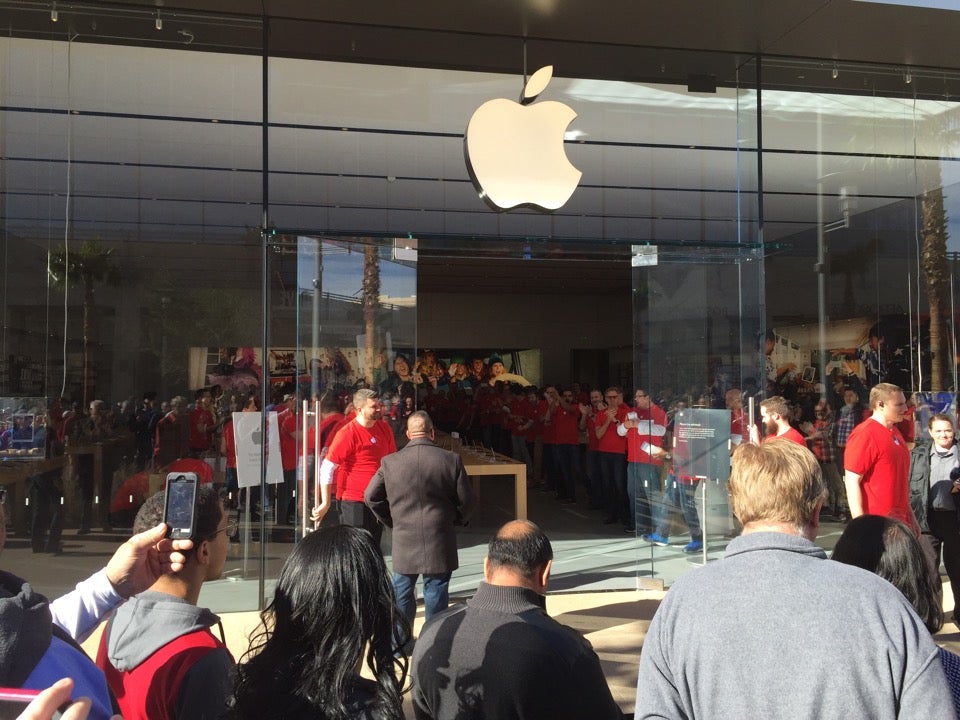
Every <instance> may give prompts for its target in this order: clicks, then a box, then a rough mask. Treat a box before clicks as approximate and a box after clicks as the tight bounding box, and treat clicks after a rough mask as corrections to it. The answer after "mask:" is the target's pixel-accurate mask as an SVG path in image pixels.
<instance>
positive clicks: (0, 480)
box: [0, 455, 67, 535]
mask: <svg viewBox="0 0 960 720" xmlns="http://www.w3.org/2000/svg"><path fill="white" fill-rule="evenodd" d="M66 464H67V458H66V457H64V456H63V455H61V456H60V457H53V458H47V459H46V460H4V461H3V462H0V485H6V486H7V493H8V496H7V502H6V510H7V512H8V513H9V514H10V522H11V524H12V525H13V532H14V533H16V534H17V535H26V534H28V533H29V527H28V525H29V522H30V513H29V512H28V511H27V478H29V477H32V476H33V475H40V474H41V473H45V472H50V471H51V470H61V471H62V470H63V467H64V466H65V465H66Z"/></svg>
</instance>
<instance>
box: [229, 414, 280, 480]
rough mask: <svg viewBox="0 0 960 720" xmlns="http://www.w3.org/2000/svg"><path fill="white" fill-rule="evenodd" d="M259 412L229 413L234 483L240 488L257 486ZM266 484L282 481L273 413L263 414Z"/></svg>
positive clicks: (259, 441)
mask: <svg viewBox="0 0 960 720" xmlns="http://www.w3.org/2000/svg"><path fill="white" fill-rule="evenodd" d="M261 417H262V416H261V414H260V413H252V412H246V413H244V412H238V413H233V439H234V441H235V442H236V444H237V482H238V484H239V485H240V487H242V488H245V487H257V486H259V485H260V451H261V449H262V448H263V426H262V424H261ZM266 454H267V484H268V485H278V484H279V483H282V482H283V464H282V463H281V460H280V430H279V427H278V426H277V414H276V413H275V412H271V413H268V414H267V446H266Z"/></svg>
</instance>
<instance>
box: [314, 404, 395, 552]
mask: <svg viewBox="0 0 960 720" xmlns="http://www.w3.org/2000/svg"><path fill="white" fill-rule="evenodd" d="M353 407H354V408H355V409H356V411H357V414H356V415H355V416H354V417H353V419H352V420H351V421H350V422H348V423H347V424H345V425H344V426H343V427H342V428H340V430H339V431H338V432H337V434H336V436H335V437H334V438H333V441H332V442H331V443H330V447H329V448H328V449H327V454H326V456H325V457H324V458H323V462H322V463H320V485H321V487H322V486H323V485H329V484H331V482H332V480H333V477H334V471H335V470H337V468H339V469H340V470H339V473H338V475H337V500H339V501H340V523H341V524H342V525H350V526H352V527H359V528H365V529H366V530H368V531H369V532H370V534H371V535H373V537H374V540H375V541H376V542H377V544H378V545H379V543H380V535H381V534H382V532H383V526H382V525H381V524H380V523H379V522H378V521H377V519H376V517H375V516H374V514H373V513H372V512H371V511H370V509H369V508H368V507H367V506H366V504H364V502H363V493H364V491H365V490H366V489H367V485H369V484H370V479H371V478H372V477H373V475H374V473H376V472H377V470H379V469H380V461H381V460H382V459H383V458H384V457H385V456H386V455H389V454H390V453H394V452H396V451H397V445H396V442H395V441H394V439H393V430H391V429H390V426H389V425H388V424H387V423H386V422H385V421H384V420H382V419H381V417H382V415H383V406H382V405H381V404H380V399H379V398H378V397H377V394H376V393H375V392H374V391H373V390H369V389H367V388H363V389H361V390H357V392H355V393H354V394H353ZM312 517H313V519H314V521H317V520H319V519H320V518H322V517H323V515H322V514H321V513H320V507H315V508H314V509H313V514H312Z"/></svg>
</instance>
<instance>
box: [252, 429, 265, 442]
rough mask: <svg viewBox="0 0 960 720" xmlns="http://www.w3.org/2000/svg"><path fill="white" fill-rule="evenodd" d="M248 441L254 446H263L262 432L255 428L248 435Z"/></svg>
mask: <svg viewBox="0 0 960 720" xmlns="http://www.w3.org/2000/svg"><path fill="white" fill-rule="evenodd" d="M250 439H251V440H252V441H253V444H254V445H263V432H262V431H261V430H260V428H256V429H255V430H254V431H253V432H252V433H250Z"/></svg>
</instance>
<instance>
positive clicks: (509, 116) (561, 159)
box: [463, 65, 582, 210]
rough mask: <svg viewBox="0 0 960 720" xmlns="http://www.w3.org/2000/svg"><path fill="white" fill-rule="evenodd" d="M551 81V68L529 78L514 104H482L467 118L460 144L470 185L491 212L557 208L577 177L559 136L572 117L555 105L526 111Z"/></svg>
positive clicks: (545, 104) (503, 100)
mask: <svg viewBox="0 0 960 720" xmlns="http://www.w3.org/2000/svg"><path fill="white" fill-rule="evenodd" d="M552 78H553V66H552V65H548V66H546V67H543V68H540V69H539V70H537V72H535V73H534V74H533V75H532V76H531V77H530V80H529V81H528V82H527V84H526V86H525V87H524V89H523V95H522V96H521V98H520V102H519V103H516V102H513V101H512V100H507V99H506V98H497V99H495V100H488V101H487V102H485V103H484V104H483V105H481V106H480V107H479V108H477V110H476V112H474V113H473V116H472V117H471V118H470V122H469V123H468V124H467V132H466V135H465V136H464V139H463V151H464V156H465V157H466V160H467V170H469V172H470V179H471V180H473V184H474V186H475V187H476V188H477V191H478V192H479V193H480V197H482V198H483V199H484V200H485V201H486V202H487V204H489V205H490V206H491V207H492V208H493V209H494V210H509V209H510V208H514V207H517V206H519V205H532V206H535V207H539V208H542V209H544V210H556V209H557V208H559V207H562V206H563V204H564V203H565V202H567V200H569V199H570V196H571V195H572V194H573V191H574V190H575V189H576V187H577V183H579V182H580V177H581V175H582V173H581V172H580V171H579V170H577V168H575V167H574V166H573V165H572V164H571V163H570V161H569V160H568V159H567V153H566V151H565V150H564V147H563V135H564V132H565V131H566V129H567V125H569V124H570V123H571V122H572V121H573V119H574V118H575V117H576V116H577V114H576V113H575V112H574V111H573V109H572V108H571V107H569V106H568V105H564V104H563V103H561V102H555V101H550V102H542V103H537V104H536V105H530V103H532V102H533V101H534V100H535V99H536V98H537V96H538V95H539V94H540V93H541V92H543V90H544V89H545V88H546V87H547V84H548V83H549V82H550V80H551V79H552Z"/></svg>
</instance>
